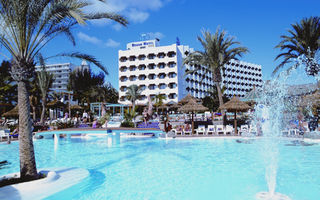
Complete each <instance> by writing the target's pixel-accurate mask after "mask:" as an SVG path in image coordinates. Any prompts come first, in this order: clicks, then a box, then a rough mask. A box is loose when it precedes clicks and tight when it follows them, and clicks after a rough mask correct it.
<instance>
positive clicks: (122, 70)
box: [120, 66, 128, 72]
mask: <svg viewBox="0 0 320 200" xmlns="http://www.w3.org/2000/svg"><path fill="white" fill-rule="evenodd" d="M127 69H128V68H127V67H126V66H122V67H120V71H121V72H126V71H127Z"/></svg>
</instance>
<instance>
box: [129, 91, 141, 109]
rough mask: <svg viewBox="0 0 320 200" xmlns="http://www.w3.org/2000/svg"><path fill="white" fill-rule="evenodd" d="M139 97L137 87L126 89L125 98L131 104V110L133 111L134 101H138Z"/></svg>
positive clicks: (139, 93)
mask: <svg viewBox="0 0 320 200" xmlns="http://www.w3.org/2000/svg"><path fill="white" fill-rule="evenodd" d="M140 95H141V90H140V88H139V87H138V86H137V85H130V86H129V87H128V90H127V93H126V97H127V99H128V100H129V101H131V103H132V110H133V111H135V107H136V100H137V99H139V97H140Z"/></svg>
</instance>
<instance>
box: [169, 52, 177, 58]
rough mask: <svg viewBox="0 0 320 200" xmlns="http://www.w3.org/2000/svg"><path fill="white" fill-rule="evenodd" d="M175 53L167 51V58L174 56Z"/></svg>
mask: <svg viewBox="0 0 320 200" xmlns="http://www.w3.org/2000/svg"><path fill="white" fill-rule="evenodd" d="M175 55H176V53H175V52H173V51H170V52H168V57H169V58H172V57H174V56H175Z"/></svg>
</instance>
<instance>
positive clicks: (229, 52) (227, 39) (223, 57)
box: [184, 27, 249, 106]
mask: <svg viewBox="0 0 320 200" xmlns="http://www.w3.org/2000/svg"><path fill="white" fill-rule="evenodd" d="M198 40H199V42H200V43H201V45H202V47H203V49H204V50H203V51H194V52H191V53H190V54H189V55H188V56H187V57H186V58H185V60H184V64H188V65H191V66H194V70H190V71H189V72H187V73H193V72H195V71H199V70H201V66H207V68H206V72H207V73H208V72H212V75H213V81H214V83H215V85H216V88H217V91H218V98H219V105H220V106H222V104H223V98H222V96H223V95H222V91H221V86H220V83H221V81H222V76H221V73H222V72H223V66H224V65H225V64H227V63H228V62H229V61H230V60H232V59H233V60H238V57H241V56H242V55H243V54H244V53H247V52H249V50H248V49H247V48H246V47H242V46H240V43H239V42H237V41H234V40H235V38H234V37H232V36H227V34H226V32H225V31H224V30H222V31H220V29H219V27H218V28H217V30H216V32H215V34H214V35H212V34H211V33H210V32H209V31H202V38H201V37H200V36H198ZM234 45H238V47H233V46H234Z"/></svg>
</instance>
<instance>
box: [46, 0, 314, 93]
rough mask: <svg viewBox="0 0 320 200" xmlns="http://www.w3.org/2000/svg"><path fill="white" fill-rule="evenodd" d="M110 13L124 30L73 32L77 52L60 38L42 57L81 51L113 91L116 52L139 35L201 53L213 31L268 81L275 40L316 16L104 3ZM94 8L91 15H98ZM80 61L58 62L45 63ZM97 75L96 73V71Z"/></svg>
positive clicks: (264, 2) (148, 2) (200, 5)
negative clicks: (123, 20)
mask: <svg viewBox="0 0 320 200" xmlns="http://www.w3.org/2000/svg"><path fill="white" fill-rule="evenodd" d="M107 2H109V7H108V8H107V9H109V10H110V11H116V12H119V13H120V14H123V15H124V16H126V17H127V18H128V20H129V22H130V24H129V25H128V27H127V28H123V27H121V26H119V25H117V24H115V23H112V22H108V21H103V22H101V21H97V22H94V23H90V24H88V25H87V26H81V27H76V28H75V29H74V30H73V33H74V34H75V36H76V40H77V46H75V47H73V46H72V44H71V43H70V42H67V41H66V38H65V37H59V38H58V39H56V40H54V41H53V42H51V43H50V44H49V45H48V46H47V47H46V48H45V49H44V50H43V53H44V54H45V55H46V56H50V55H53V54H56V53H59V52H65V51H80V52H85V53H88V54H91V55H94V56H95V57H96V58H97V59H98V60H100V61H101V62H102V63H103V64H104V65H105V66H106V67H107V69H108V71H109V73H110V75H109V76H107V81H109V82H110V83H111V84H112V85H113V86H114V87H115V88H116V89H118V50H120V49H122V50H124V49H125V48H126V43H129V42H133V41H138V40H139V38H140V34H141V33H152V34H154V35H156V36H158V37H160V38H161V41H160V43H161V45H170V44H173V43H175V41H176V37H179V38H180V42H181V44H183V45H189V46H191V47H193V48H194V49H196V50H201V46H200V43H199V42H198V41H197V39H196V37H197V36H198V35H200V31H201V29H203V28H205V29H209V30H210V31H211V32H214V31H215V30H216V28H217V26H220V27H221V28H223V29H225V30H227V31H228V33H229V34H230V35H233V36H235V37H236V39H237V40H238V41H240V42H241V44H242V45H243V46H246V47H248V48H249V50H250V53H249V54H246V55H244V57H243V58H242V60H244V61H247V62H252V63H257V64H261V65H262V67H263V68H262V72H263V79H264V80H266V79H270V77H271V72H272V70H273V69H274V67H275V66H276V65H277V64H278V63H279V62H274V58H275V56H276V55H277V54H279V51H278V50H277V49H274V47H275V45H277V44H278V42H279V41H280V35H282V34H286V33H287V32H286V31H287V30H288V29H289V28H290V24H292V23H295V22H297V21H300V20H301V19H302V18H304V17H309V16H317V15H320V9H319V8H320V1H319V0H304V1H301V0H199V1H195V0H108V1H107ZM102 8H103V7H102V6H101V5H97V6H96V7H93V8H91V9H102ZM54 62H73V63H74V64H80V63H81V61H78V60H69V59H66V58H61V59H57V60H53V61H50V63H54ZM95 71H97V70H95Z"/></svg>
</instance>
